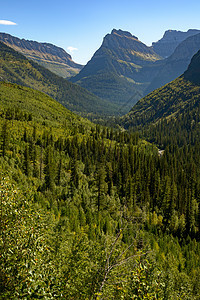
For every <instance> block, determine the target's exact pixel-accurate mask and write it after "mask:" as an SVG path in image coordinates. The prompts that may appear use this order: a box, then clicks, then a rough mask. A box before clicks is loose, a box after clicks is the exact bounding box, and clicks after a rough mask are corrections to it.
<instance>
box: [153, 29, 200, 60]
mask: <svg viewBox="0 0 200 300" xmlns="http://www.w3.org/2000/svg"><path fill="white" fill-rule="evenodd" d="M198 33H200V30H197V29H189V30H188V31H187V32H184V31H177V30H167V31H165V33H164V35H163V37H162V38H161V39H160V40H159V41H158V42H155V43H152V48H153V50H154V51H155V52H156V53H157V54H159V55H160V56H162V57H163V58H167V57H169V56H170V55H172V53H173V52H174V50H175V49H176V47H177V46H178V45H179V44H180V43H181V42H182V41H184V40H186V39H187V38H188V37H190V36H193V35H195V34H198Z"/></svg>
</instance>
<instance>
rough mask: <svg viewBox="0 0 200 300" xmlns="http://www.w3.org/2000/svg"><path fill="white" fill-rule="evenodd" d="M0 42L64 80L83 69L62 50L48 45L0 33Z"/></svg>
mask: <svg viewBox="0 0 200 300" xmlns="http://www.w3.org/2000/svg"><path fill="white" fill-rule="evenodd" d="M0 41H1V42H3V43H5V44H6V45H7V46H9V47H11V48H13V49H14V50H16V51H18V52H20V53H22V54H23V55H25V56H26V57H27V58H28V59H31V60H33V61H35V62H37V63H38V64H40V65H42V66H43V67H45V68H47V69H49V70H50V71H52V72H54V73H55V74H57V75H59V76H62V77H64V78H67V77H70V76H74V75H76V74H77V73H79V72H80V70H81V69H82V67H83V66H82V65H79V64H76V63H75V62H74V61H73V60H72V58H71V56H70V55H69V54H68V53H67V52H66V51H65V50H64V49H62V48H60V47H57V46H55V45H52V44H49V43H38V42H35V41H29V40H25V39H19V38H17V37H14V36H12V35H10V34H7V33H0Z"/></svg>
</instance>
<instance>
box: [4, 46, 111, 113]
mask: <svg viewBox="0 0 200 300" xmlns="http://www.w3.org/2000/svg"><path fill="white" fill-rule="evenodd" d="M0 80H3V81H9V82H12V83H17V84H20V85H24V86H28V87H31V88H34V89H37V90H39V91H42V92H44V93H46V94H48V95H50V96H51V97H53V98H54V99H56V100H57V101H58V102H60V103H62V104H63V105H64V106H65V107H67V108H68V109H70V110H71V111H74V112H77V113H79V114H84V115H88V114H92V115H96V114H112V113H113V112H114V110H117V108H115V107H114V106H113V105H110V104H109V103H107V102H106V101H104V100H101V99H99V98H98V97H96V96H95V95H93V94H91V93H90V92H88V91H86V90H85V89H83V88H81V87H80V86H78V85H74V84H72V83H71V82H68V81H67V80H65V79H64V78H61V77H59V76H57V75H55V74H54V73H52V72H50V71H49V70H47V69H45V68H43V67H42V66H40V65H38V64H37V63H35V62H33V61H31V60H28V59H27V58H25V57H24V56H23V55H21V54H20V53H18V52H16V51H15V50H13V49H12V48H10V47H8V46H6V45H5V44H3V43H0Z"/></svg>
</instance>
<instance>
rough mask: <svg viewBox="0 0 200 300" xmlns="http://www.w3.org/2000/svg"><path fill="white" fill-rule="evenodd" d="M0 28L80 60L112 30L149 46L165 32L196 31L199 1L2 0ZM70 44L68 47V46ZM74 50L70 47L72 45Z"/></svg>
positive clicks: (199, 23) (95, 48) (84, 60)
mask: <svg viewBox="0 0 200 300" xmlns="http://www.w3.org/2000/svg"><path fill="white" fill-rule="evenodd" d="M1 2H2V3H1V8H0V20H7V21H11V22H14V23H16V24H17V25H3V24H2V23H4V22H1V21H0V32H6V33H10V34H12V35H14V36H17V37H19V38H25V39H29V40H36V41H39V42H49V43H52V44H55V45H57V46H60V47H62V48H64V49H65V50H66V51H67V52H68V53H70V54H71V55H72V58H73V60H74V61H76V62H78V63H82V64H85V63H86V62H87V61H88V60H89V59H90V58H91V57H92V55H93V54H94V52H95V51H96V50H97V49H98V48H99V47H100V45H101V43H102V41H103V37H104V36H105V35H106V34H107V33H110V32H111V30H112V29H113V28H116V29H122V30H126V31H130V32H131V33H132V34H133V35H135V36H137V37H138V38H139V39H140V40H141V41H142V42H144V43H146V44H147V45H151V43H152V42H155V41H157V40H159V39H160V38H161V37H162V36H163V34H164V31H165V30H168V29H176V30H182V31H187V30H188V29H189V28H192V29H194V28H196V29H200V18H199V11H200V1H199V0H190V1H188V0H187V1H186V0H173V1H172V0H168V1H166V0H151V1H150V0H144V1H142V0H137V1H135V0H132V1H131V0H121V1H118V0H115V1H114V0H84V1H83V0H71V1H68V0H54V1H52V0H48V1H47V0H40V1H39V0H34V1H32V0H26V1H25V0H2V1H1ZM69 47H71V48H69ZM74 48H75V49H77V50H75V49H74Z"/></svg>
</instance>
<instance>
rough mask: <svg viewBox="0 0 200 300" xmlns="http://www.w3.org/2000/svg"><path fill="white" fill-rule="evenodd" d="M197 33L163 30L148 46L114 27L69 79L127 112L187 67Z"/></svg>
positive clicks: (196, 46) (196, 45) (196, 43)
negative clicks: (139, 100)
mask: <svg viewBox="0 0 200 300" xmlns="http://www.w3.org/2000/svg"><path fill="white" fill-rule="evenodd" d="M199 33H200V31H199V30H188V31H187V32H180V31H176V30H170V31H166V32H165V34H164V36H163V38H162V39H161V40H160V41H158V42H157V43H153V45H152V47H147V46H146V45H145V44H144V43H142V42H141V41H139V40H138V38H137V37H135V36H134V35H132V34H131V33H129V32H127V31H122V30H116V29H113V30H112V32H111V34H108V35H106V36H105V38H104V40H103V43H102V45H101V47H100V48H99V49H98V50H97V51H96V53H95V54H94V56H93V57H92V59H91V60H90V61H89V62H88V63H87V64H86V66H85V67H84V68H83V69H82V70H81V71H80V73H79V74H77V75H76V76H75V77H73V78H71V79H70V80H71V81H72V82H76V83H77V84H79V85H80V86H82V87H84V88H86V89H88V90H89V91H91V92H92V93H94V94H95V95H97V96H99V97H101V98H103V99H106V100H108V101H110V102H112V103H117V104H118V105H119V104H120V105H121V106H122V107H123V109H125V110H126V111H128V110H129V109H130V108H131V107H132V106H133V105H134V104H135V103H136V102H137V101H138V99H140V98H142V97H143V96H144V95H146V94H147V93H148V92H150V91H152V89H154V88H157V87H160V86H162V85H163V84H165V83H167V82H169V81H171V80H173V79H174V78H176V77H178V76H179V75H181V74H182V73H183V72H184V71H185V70H186V68H187V66H188V64H189V61H190V59H191V57H192V56H193V55H194V53H195V52H196V51H197V50H198V49H200V40H199V38H195V37H196V36H197V35H198V34H199ZM187 38H188V39H191V40H188V43H190V41H194V42H192V43H193V44H191V46H189V47H188V43H187V42H185V43H184V42H183V41H186V40H185V39H187ZM180 43H182V44H181V46H180V48H179V49H178V50H177V48H176V47H177V46H178V45H180ZM185 47H186V48H185ZM164 49H165V50H166V51H165V52H164ZM174 49H175V50H174ZM173 51H174V52H173ZM172 52H173V54H172V55H171V56H170V54H171V53H172ZM164 56H170V57H168V58H167V59H164ZM177 64H178V67H177ZM124 107H125V108H124Z"/></svg>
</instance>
